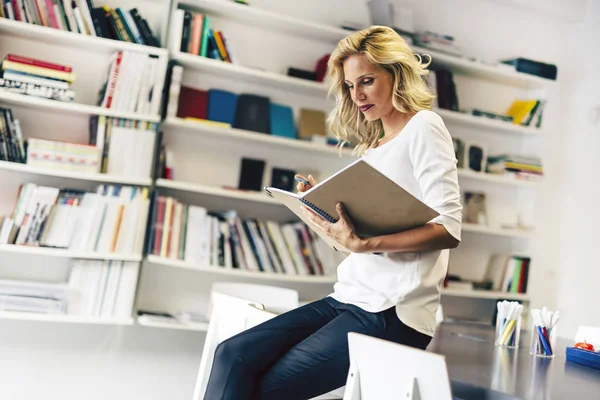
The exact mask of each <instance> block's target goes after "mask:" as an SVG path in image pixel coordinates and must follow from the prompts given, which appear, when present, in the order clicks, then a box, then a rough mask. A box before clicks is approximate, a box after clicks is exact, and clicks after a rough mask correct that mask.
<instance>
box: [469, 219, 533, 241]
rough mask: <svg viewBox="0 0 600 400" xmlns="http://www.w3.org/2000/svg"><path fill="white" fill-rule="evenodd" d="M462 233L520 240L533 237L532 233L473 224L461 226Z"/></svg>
mask: <svg viewBox="0 0 600 400" xmlns="http://www.w3.org/2000/svg"><path fill="white" fill-rule="evenodd" d="M462 231H463V232H473V233H483V234H486V235H494V236H505V237H509V238H522V239H530V238H532V237H533V234H534V232H533V231H525V230H519V229H508V228H501V227H494V226H485V225H475V224H467V223H463V224H462Z"/></svg>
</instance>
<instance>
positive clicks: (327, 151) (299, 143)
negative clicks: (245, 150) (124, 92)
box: [163, 118, 352, 157]
mask: <svg viewBox="0 0 600 400" xmlns="http://www.w3.org/2000/svg"><path fill="white" fill-rule="evenodd" d="M163 127H165V128H169V129H172V130H176V131H178V132H187V133H190V134H193V135H206V136H210V137H219V138H223V139H231V140H235V141H245V142H254V143H258V144H265V145H268V146H270V147H274V148H277V147H280V148H281V147H283V148H288V149H291V150H298V151H303V152H310V153H313V154H319V153H323V154H324V155H328V156H331V155H334V156H335V155H338V154H339V150H338V148H336V147H334V146H328V145H324V144H320V143H313V142H309V141H305V140H299V139H287V138H283V137H278V136H272V135H264V134H260V133H257V132H252V131H246V130H243V129H235V128H220V127H215V126H210V125H206V124H203V123H198V122H193V121H187V120H185V119H181V118H167V119H165V120H164V122H163ZM341 153H342V155H343V156H345V157H347V156H351V155H352V150H349V149H342V151H341Z"/></svg>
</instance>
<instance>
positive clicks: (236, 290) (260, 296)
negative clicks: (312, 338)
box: [211, 282, 299, 314]
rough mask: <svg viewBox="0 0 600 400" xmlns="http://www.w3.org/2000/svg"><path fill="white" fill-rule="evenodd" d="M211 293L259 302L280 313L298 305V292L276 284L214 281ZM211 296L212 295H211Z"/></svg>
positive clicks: (267, 308) (266, 307)
mask: <svg viewBox="0 0 600 400" xmlns="http://www.w3.org/2000/svg"><path fill="white" fill-rule="evenodd" d="M212 293H221V294H226V295H229V296H233V297H237V298H240V299H245V300H250V301H253V302H257V303H261V304H262V305H264V307H265V309H266V310H269V311H273V312H276V313H277V314H282V313H284V312H286V311H289V310H293V309H294V308H297V307H298V304H299V301H298V292H297V291H296V290H292V289H286V288H281V287H277V286H268V285H257V284H254V283H239V282H215V283H213V285H212V286H211V294H212ZM211 298H212V297H211Z"/></svg>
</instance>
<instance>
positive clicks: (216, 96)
mask: <svg viewBox="0 0 600 400" xmlns="http://www.w3.org/2000/svg"><path fill="white" fill-rule="evenodd" d="M237 103H238V95H237V94H235V93H232V92H228V91H226V90H219V89H209V90H208V119H209V120H211V121H217V122H224V123H227V124H230V125H231V126H233V125H234V121H235V113H236V111H237Z"/></svg>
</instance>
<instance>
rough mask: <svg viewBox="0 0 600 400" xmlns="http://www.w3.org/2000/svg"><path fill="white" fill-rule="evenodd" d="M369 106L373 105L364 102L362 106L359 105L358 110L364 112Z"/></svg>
mask: <svg viewBox="0 0 600 400" xmlns="http://www.w3.org/2000/svg"><path fill="white" fill-rule="evenodd" d="M371 107H373V104H365V105H364V106H360V107H359V109H360V111H362V112H365V111H367V110H368V109H370V108H371Z"/></svg>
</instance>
